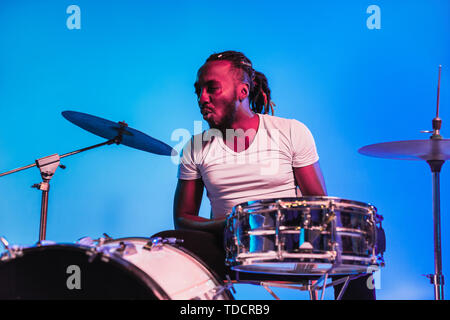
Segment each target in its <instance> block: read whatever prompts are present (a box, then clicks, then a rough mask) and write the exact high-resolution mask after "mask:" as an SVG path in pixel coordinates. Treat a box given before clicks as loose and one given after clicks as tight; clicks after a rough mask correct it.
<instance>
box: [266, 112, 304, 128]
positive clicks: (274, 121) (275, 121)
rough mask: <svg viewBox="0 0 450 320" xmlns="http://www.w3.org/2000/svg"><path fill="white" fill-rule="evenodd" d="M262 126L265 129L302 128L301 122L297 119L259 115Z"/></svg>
mask: <svg viewBox="0 0 450 320" xmlns="http://www.w3.org/2000/svg"><path fill="white" fill-rule="evenodd" d="M261 116H262V119H263V121H264V124H265V125H266V126H267V127H269V128H270V127H273V128H278V129H285V130H290V128H291V126H298V125H300V126H304V124H303V122H300V121H299V120H297V119H290V118H283V117H278V116H273V115H268V114H261Z"/></svg>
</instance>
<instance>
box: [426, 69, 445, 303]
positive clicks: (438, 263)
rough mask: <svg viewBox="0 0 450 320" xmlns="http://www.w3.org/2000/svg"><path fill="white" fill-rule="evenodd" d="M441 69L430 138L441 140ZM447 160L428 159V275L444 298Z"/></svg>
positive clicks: (442, 298)
mask: <svg viewBox="0 0 450 320" xmlns="http://www.w3.org/2000/svg"><path fill="white" fill-rule="evenodd" d="M441 70H442V66H441V65H440V66H439V77H438V87H437V103H436V117H435V118H434V119H433V120H432V127H433V131H425V132H430V133H432V135H431V137H430V139H432V140H441V139H442V136H441V134H440V130H441V125H442V120H441V119H440V118H439V91H440V86H441ZM444 162H445V160H442V159H430V160H427V163H428V165H429V166H430V169H431V174H432V180H433V191H432V192H433V227H434V274H429V275H427V278H428V279H430V282H431V284H433V285H434V299H435V300H444V275H443V274H442V248H441V198H440V193H441V191H440V173H441V168H442V166H443V165H444Z"/></svg>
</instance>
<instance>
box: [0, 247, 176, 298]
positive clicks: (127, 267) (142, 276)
mask: <svg viewBox="0 0 450 320" xmlns="http://www.w3.org/2000/svg"><path fill="white" fill-rule="evenodd" d="M93 248H95V247H90V246H86V245H81V244H73V243H56V244H54V243H52V244H48V245H35V246H30V247H23V248H21V254H20V255H16V256H15V257H14V258H10V259H5V260H0V266H1V265H3V264H7V263H10V262H13V261H15V260H17V259H22V258H24V257H26V255H27V253H33V252H42V251H46V250H58V249H68V250H70V251H78V252H80V251H81V252H83V253H87V252H89V251H91V250H92V249H93ZM93 254H98V255H99V256H105V255H104V254H103V253H102V252H98V253H95V252H94V253H93ZM107 258H108V259H109V261H108V262H105V263H112V264H113V265H115V266H118V267H119V268H120V269H122V270H124V271H127V272H131V273H132V274H133V275H135V276H136V277H137V278H138V279H139V280H140V281H141V282H143V283H144V284H145V285H146V286H147V287H149V288H150V289H151V290H152V292H153V294H154V295H155V297H156V298H158V299H160V300H161V299H162V300H171V299H170V297H169V296H168V295H167V293H166V292H165V291H164V290H163V289H162V288H161V287H160V286H159V284H158V283H157V282H156V281H155V280H153V279H152V278H151V277H150V276H148V275H147V274H146V273H145V272H144V271H142V270H141V269H140V268H138V267H137V266H135V265H134V264H132V263H131V262H129V261H127V260H125V259H121V258H118V257H117V256H114V255H108V256H107ZM86 259H89V257H88V256H87V255H86ZM96 259H98V258H97V257H96Z"/></svg>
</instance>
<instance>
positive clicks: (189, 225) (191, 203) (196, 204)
mask: <svg viewBox="0 0 450 320" xmlns="http://www.w3.org/2000/svg"><path fill="white" fill-rule="evenodd" d="M203 188H204V184H203V181H202V179H196V180H181V179H180V180H178V184H177V188H176V190H175V198H174V203H173V218H174V224H175V229H189V230H199V231H208V232H212V233H222V232H223V230H224V228H225V218H222V219H206V218H203V217H199V216H198V214H199V210H200V205H201V203H202V197H203Z"/></svg>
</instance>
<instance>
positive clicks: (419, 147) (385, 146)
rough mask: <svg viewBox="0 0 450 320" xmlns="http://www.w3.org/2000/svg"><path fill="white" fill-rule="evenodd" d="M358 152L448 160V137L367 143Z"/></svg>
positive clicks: (402, 158) (405, 158)
mask: <svg viewBox="0 0 450 320" xmlns="http://www.w3.org/2000/svg"><path fill="white" fill-rule="evenodd" d="M358 152H359V153H361V154H363V155H366V156H371V157H377V158H386V159H396V160H422V161H429V160H443V161H445V160H448V159H450V139H427V140H407V141H394V142H383V143H377V144H371V145H367V146H365V147H362V148H360V149H359V150H358Z"/></svg>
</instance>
